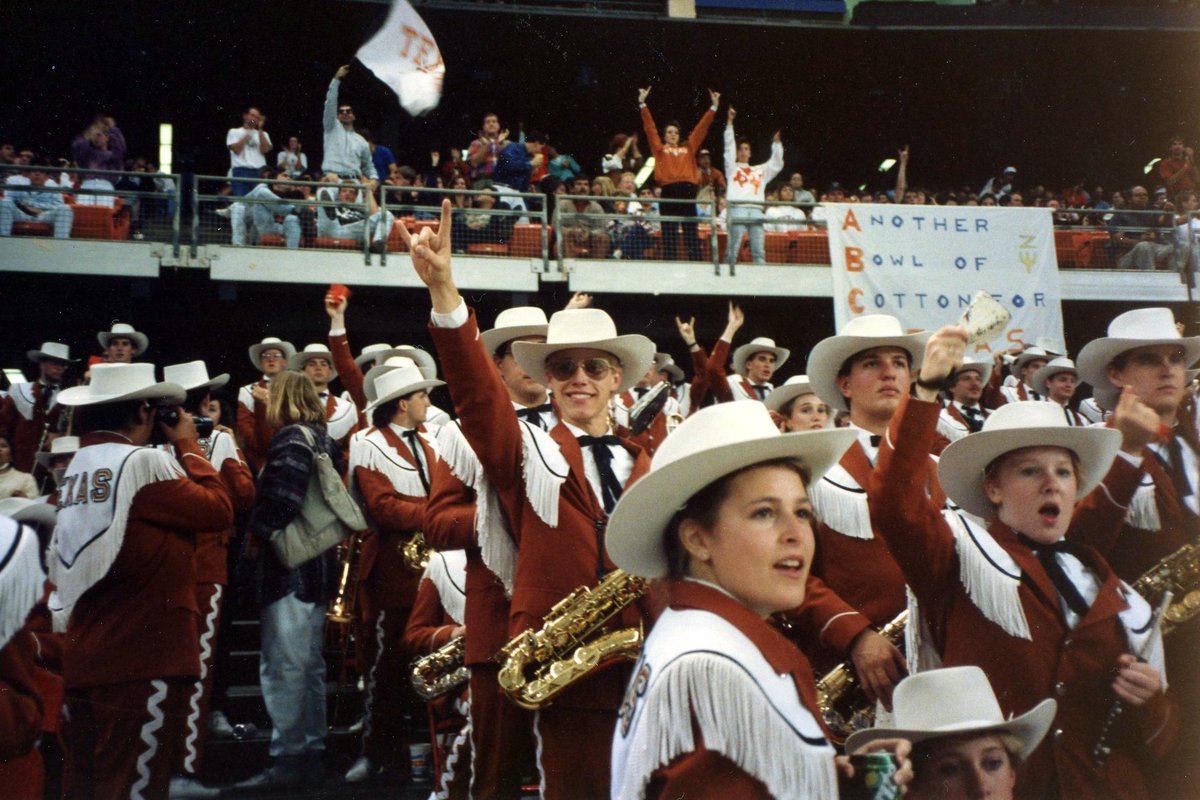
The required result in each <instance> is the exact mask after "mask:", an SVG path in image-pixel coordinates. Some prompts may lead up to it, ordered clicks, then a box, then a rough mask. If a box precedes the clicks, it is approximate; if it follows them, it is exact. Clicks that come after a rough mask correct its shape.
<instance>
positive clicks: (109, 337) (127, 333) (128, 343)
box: [96, 322, 150, 364]
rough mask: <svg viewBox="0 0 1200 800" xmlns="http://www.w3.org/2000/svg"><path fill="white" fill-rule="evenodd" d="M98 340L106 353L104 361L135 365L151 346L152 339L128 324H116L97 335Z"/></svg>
mask: <svg viewBox="0 0 1200 800" xmlns="http://www.w3.org/2000/svg"><path fill="white" fill-rule="evenodd" d="M96 339H97V340H98V341H99V342H100V349H101V350H103V351H104V360H105V361H107V362H108V363H110V364H130V363H133V359H135V358H137V357H138V356H140V355H143V354H145V352H146V348H147V347H149V346H150V337H148V336H147V335H146V334H144V333H142V332H141V331H138V330H134V328H133V326H132V325H130V324H129V323H126V322H114V323H113V324H112V328H110V329H109V330H107V331H100V332H99V333H98V334H96Z"/></svg>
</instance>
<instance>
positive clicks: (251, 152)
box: [225, 128, 271, 169]
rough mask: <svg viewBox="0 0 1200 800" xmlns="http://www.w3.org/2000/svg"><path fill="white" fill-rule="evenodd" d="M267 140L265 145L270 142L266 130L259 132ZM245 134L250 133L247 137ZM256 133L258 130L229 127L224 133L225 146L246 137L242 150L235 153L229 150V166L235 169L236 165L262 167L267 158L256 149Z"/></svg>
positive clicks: (265, 163)
mask: <svg viewBox="0 0 1200 800" xmlns="http://www.w3.org/2000/svg"><path fill="white" fill-rule="evenodd" d="M261 133H262V135H263V136H264V137H265V138H266V140H267V146H268V147H269V146H270V144H271V137H270V136H267V132H266V131H262V132H261ZM246 134H250V136H249V137H248V138H247V136H246ZM258 134H259V131H257V130H254V129H251V128H230V129H229V133H227V134H225V144H226V146H228V145H232V144H237V143H238V142H240V141H242V140H243V139H246V146H245V147H243V148H242V152H240V153H235V152H233V150H230V151H229V166H230V167H232V168H234V169H237V168H238V167H249V168H251V169H262V168H263V167H265V166H266V165H267V159H266V157H265V156H264V155H263V154H262V152H261V151H260V150H259V149H258Z"/></svg>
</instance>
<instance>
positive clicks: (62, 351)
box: [25, 342, 79, 364]
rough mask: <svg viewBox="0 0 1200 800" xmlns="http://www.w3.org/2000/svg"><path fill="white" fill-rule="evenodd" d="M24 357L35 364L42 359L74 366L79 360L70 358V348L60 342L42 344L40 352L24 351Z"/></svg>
mask: <svg viewBox="0 0 1200 800" xmlns="http://www.w3.org/2000/svg"><path fill="white" fill-rule="evenodd" d="M25 355H26V356H28V358H29V360H30V361H32V362H33V363H35V364H36V363H37V362H39V361H41V360H42V359H44V358H51V359H54V360H55V361H65V362H67V363H68V364H74V363H75V362H76V361H78V360H79V359H78V358H71V348H70V347H68V346H67V345H65V344H62V343H60V342H42V349H41V350H26V351H25Z"/></svg>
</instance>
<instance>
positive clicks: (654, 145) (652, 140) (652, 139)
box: [638, 86, 662, 154]
mask: <svg viewBox="0 0 1200 800" xmlns="http://www.w3.org/2000/svg"><path fill="white" fill-rule="evenodd" d="M649 96H650V87H649V86H647V87H646V88H644V89H638V108H640V109H641V115H642V130H644V131H645V132H646V141H647V142H648V143H649V144H650V152H651V153H652V154H653V153H657V152H658V151H659V150H662V139H660V138H658V126H657V125H655V124H654V117H652V116H650V108H649V107H648V106H647V105H646V98H647V97H649Z"/></svg>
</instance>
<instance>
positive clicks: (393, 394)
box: [363, 367, 446, 416]
mask: <svg viewBox="0 0 1200 800" xmlns="http://www.w3.org/2000/svg"><path fill="white" fill-rule="evenodd" d="M392 369H404V367H392ZM445 385H446V382H445V381H439V380H436V379H435V380H423V381H418V382H416V383H412V384H409V385H408V386H401V387H400V388H399V389H393V390H392V391H390V392H388V393H387V394H385V395H383V396H382V397H377V398H375V399H374V400H372V401H371V402H370V403H367V404H366V406H364V407H363V414H366V415H368V416H369V415H370V414H371V412H372V411H374V410H375V409H376V408H378V407H379V406H381V405H383V404H384V403H387V402H389V401H391V400H395V399H396V398H397V397H404V396H405V395H409V394H412V393H413V392H419V391H422V390H424V391H426V392H427V391H429V390H430V389H436V388H437V387H438V386H445Z"/></svg>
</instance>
